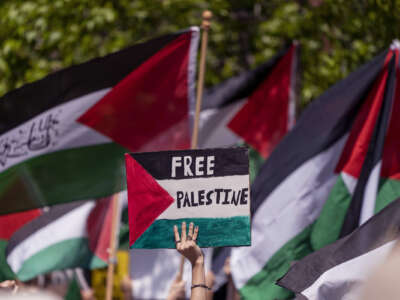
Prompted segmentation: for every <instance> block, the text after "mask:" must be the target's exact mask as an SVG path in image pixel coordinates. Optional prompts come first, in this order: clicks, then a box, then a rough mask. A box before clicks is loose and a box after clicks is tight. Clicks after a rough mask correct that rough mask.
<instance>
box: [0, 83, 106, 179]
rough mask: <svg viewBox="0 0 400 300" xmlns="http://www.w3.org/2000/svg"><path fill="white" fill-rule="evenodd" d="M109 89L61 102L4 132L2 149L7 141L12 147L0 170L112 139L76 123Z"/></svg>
mask: <svg viewBox="0 0 400 300" xmlns="http://www.w3.org/2000/svg"><path fill="white" fill-rule="evenodd" d="M109 90H110V88H107V89H103V90H100V91H96V92H93V93H90V94H87V95H85V96H82V97H79V98H76V99H74V100H71V101H69V102H67V103H64V104H60V105H58V106H56V107H53V108H52V109H49V110H47V111H45V112H43V113H41V114H39V115H37V116H36V117H34V118H32V119H30V120H29V121H27V122H25V123H23V124H21V125H20V126H18V127H16V128H14V129H12V130H10V131H8V132H7V133H5V134H3V135H1V136H0V149H1V148H2V147H3V146H4V145H5V144H6V143H7V144H8V145H10V147H11V148H10V152H9V153H8V154H5V155H4V156H3V155H2V156H0V172H3V171H5V170H6V169H8V168H10V167H12V166H13V165H16V164H18V163H21V162H22V161H24V160H27V159H30V158H33V157H36V156H39V155H42V154H46V153H51V152H54V151H58V150H63V149H70V148H78V147H82V146H88V145H96V144H101V143H110V142H112V141H111V140H110V139H109V138H108V137H105V136H104V135H102V134H100V133H98V132H97V131H95V130H93V129H91V128H89V127H87V126H85V125H82V124H80V123H78V122H76V120H77V119H78V118H79V117H80V116H81V115H82V114H83V113H85V112H86V111H87V109H88V108H90V107H91V106H93V105H94V104H95V103H97V102H98V101H99V100H100V99H101V98H103V96H104V95H105V94H106V93H107V92H108V91H109ZM52 122H56V123H52ZM32 129H33V130H32ZM29 141H30V142H31V144H32V145H31V146H29ZM46 143H48V145H45V144H46ZM39 144H43V145H42V146H38V145H39ZM33 145H36V147H35V148H36V149H32V147H33Z"/></svg>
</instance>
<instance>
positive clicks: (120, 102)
mask: <svg viewBox="0 0 400 300" xmlns="http://www.w3.org/2000/svg"><path fill="white" fill-rule="evenodd" d="M197 44H198V29H197V28H191V29H189V30H186V31H182V32H179V33H176V34H170V35H165V36H162V37H160V38H157V39H154V40H150V41H148V42H145V43H142V44H137V45H135V46H132V47H130V48H127V49H125V50H122V51H119V52H116V53H113V54H110V55H107V56H105V57H101V58H96V59H94V60H92V61H89V62H87V63H84V64H81V65H77V66H73V67H70V68H67V69H64V70H61V71H59V72H56V73H54V74H51V75H49V76H47V77H46V78H44V79H42V80H40V81H37V82H34V83H32V84H28V85H26V86H24V87H22V88H20V89H17V90H15V91H13V92H10V93H8V94H6V95H5V96H4V97H3V98H2V99H0V214H8V213H11V212H17V211H22V210H28V209H32V208H38V207H43V206H49V205H53V204H60V203H66V202H71V201H78V200H87V199H97V198H101V197H106V196H109V195H111V194H113V193H114V192H118V191H120V190H121V189H123V188H124V187H123V182H124V181H125V180H124V177H125V176H124V159H123V154H124V153H125V152H127V149H129V150H130V151H145V150H161V149H182V148H187V147H188V145H189V144H190V139H189V118H188V111H189V103H190V102H191V101H192V100H193V99H194V78H195V71H196V67H195V65H196V53H197ZM152 120H157V121H156V122H154V121H152ZM65 191H68V193H66V192H65Z"/></svg>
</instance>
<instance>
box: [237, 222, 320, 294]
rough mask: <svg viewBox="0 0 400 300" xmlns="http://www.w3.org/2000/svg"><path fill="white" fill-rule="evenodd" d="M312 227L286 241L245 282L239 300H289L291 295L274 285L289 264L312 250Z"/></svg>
mask: <svg viewBox="0 0 400 300" xmlns="http://www.w3.org/2000/svg"><path fill="white" fill-rule="evenodd" d="M311 228H312V225H309V226H308V227H306V228H305V229H304V230H303V231H302V232H301V233H299V234H298V235H296V236H295V237H294V238H293V239H291V240H290V241H288V242H287V243H286V244H285V245H283V247H282V248H280V249H279V250H278V251H277V252H276V253H275V254H274V255H273V256H272V257H271V258H270V259H269V260H268V262H267V263H266V264H265V265H264V266H263V268H262V269H261V270H260V271H259V272H258V273H257V274H255V275H254V276H253V277H251V278H250V279H249V281H247V282H246V284H245V285H244V286H243V287H242V288H241V289H240V290H239V292H240V295H241V297H242V298H241V299H243V300H246V299H251V300H275V299H289V298H290V299H291V298H292V297H293V294H292V293H291V292H290V291H288V290H286V289H284V288H281V287H279V286H277V285H276V284H275V282H276V281H277V280H278V279H279V278H281V277H282V276H283V275H285V273H286V272H287V270H289V267H290V263H291V262H292V261H295V260H299V259H301V258H303V257H304V256H306V255H308V254H310V253H311V252H312V251H313V250H312V248H311V245H310V233H311Z"/></svg>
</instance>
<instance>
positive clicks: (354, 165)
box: [335, 52, 391, 178]
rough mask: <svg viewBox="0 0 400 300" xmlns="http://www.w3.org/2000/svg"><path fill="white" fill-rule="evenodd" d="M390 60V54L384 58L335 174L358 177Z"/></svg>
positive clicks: (377, 112) (372, 129)
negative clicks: (383, 63)
mask: <svg viewBox="0 0 400 300" xmlns="http://www.w3.org/2000/svg"><path fill="white" fill-rule="evenodd" d="M390 58H391V52H390V53H389V54H388V56H387V57H386V61H385V66H382V67H383V70H382V72H381V73H380V75H379V76H378V78H377V79H376V80H375V82H374V85H373V87H372V89H371V91H370V92H369V94H368V95H367V98H366V100H365V101H364V103H363V105H362V107H361V109H360V111H359V113H358V114H357V117H356V119H355V121H354V123H353V126H352V128H351V131H350V135H349V137H348V139H347V141H346V145H345V146H344V148H343V152H342V154H341V157H340V159H339V162H338V165H337V167H336V170H335V172H337V173H339V172H346V173H347V174H350V175H352V176H354V177H356V178H358V177H359V176H360V173H361V169H362V166H363V164H364V160H365V157H366V155H367V151H368V145H369V143H370V140H371V137H372V134H373V132H374V128H375V126H376V121H377V119H378V116H379V111H380V109H381V106H382V103H383V96H384V93H385V86H386V81H387V77H388V62H389V61H390Z"/></svg>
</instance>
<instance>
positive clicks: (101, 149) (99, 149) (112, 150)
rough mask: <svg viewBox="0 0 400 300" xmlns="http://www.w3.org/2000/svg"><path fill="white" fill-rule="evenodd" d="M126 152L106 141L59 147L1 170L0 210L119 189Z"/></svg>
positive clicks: (74, 198) (61, 201) (33, 206)
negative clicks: (55, 150) (54, 150)
mask: <svg viewBox="0 0 400 300" xmlns="http://www.w3.org/2000/svg"><path fill="white" fill-rule="evenodd" d="M125 152H126V150H125V149H124V148H122V147H120V146H119V145H117V144H114V143H108V144H101V145H94V146H87V147H81V148H74V149H68V150H61V151H57V152H53V153H49V154H45V155H42V156H39V157H35V158H32V159H29V160H27V161H25V162H23V163H21V164H18V165H15V166H13V167H11V168H10V169H8V170H6V171H4V172H2V173H0V214H6V213H10V212H15V211H21V210H26V209H32V208H37V207H42V206H47V205H53V204H60V203H66V202H70V201H76V200H87V199H93V198H100V197H104V196H108V195H110V194H112V193H114V192H117V191H120V190H121V189H123V188H124V184H125V175H124V174H125V171H124V156H123V154H124V153H125ZM66 191H68V192H66ZM16 199H18V201H16Z"/></svg>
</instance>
